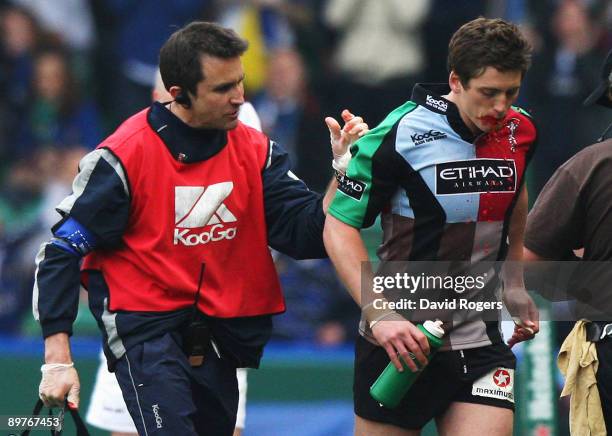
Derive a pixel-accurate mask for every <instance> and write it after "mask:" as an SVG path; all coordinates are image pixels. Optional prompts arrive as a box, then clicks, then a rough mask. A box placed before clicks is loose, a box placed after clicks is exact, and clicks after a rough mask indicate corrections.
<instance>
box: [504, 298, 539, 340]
mask: <svg viewBox="0 0 612 436" xmlns="http://www.w3.org/2000/svg"><path fill="white" fill-rule="evenodd" d="M503 301H504V304H505V305H506V308H507V309H508V312H510V315H512V319H513V320H514V324H515V326H514V333H513V334H512V337H511V338H510V339H509V340H508V346H510V348H512V347H513V346H514V345H515V344H517V343H519V342H523V341H526V340H529V339H533V338H534V337H535V335H536V334H537V333H538V332H539V331H540V319H539V317H540V315H539V312H538V308H537V307H536V305H535V303H534V302H533V299H532V298H531V297H530V296H529V294H528V293H527V291H526V290H525V288H523V287H514V288H508V289H504V294H503Z"/></svg>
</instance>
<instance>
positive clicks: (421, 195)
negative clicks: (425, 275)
mask: <svg viewBox="0 0 612 436" xmlns="http://www.w3.org/2000/svg"><path fill="white" fill-rule="evenodd" d="M400 121H401V119H400V120H398V121H397V122H396V123H395V125H394V126H393V128H392V129H390V130H389V132H388V133H387V134H386V135H385V137H384V139H383V141H382V143H381V145H380V147H378V150H376V152H375V153H374V155H373V156H372V187H371V191H370V199H371V200H370V202H369V204H368V208H367V210H366V214H365V218H364V227H367V226H369V225H371V224H372V222H374V219H375V218H376V215H377V214H378V213H379V211H380V210H381V209H384V207H383V206H387V205H382V204H380V202H381V201H382V199H384V200H385V201H387V202H388V201H389V199H390V198H391V197H392V196H393V194H394V193H395V189H396V188H397V183H398V182H399V185H400V187H401V188H402V189H404V190H405V191H406V195H407V196H408V199H409V201H410V205H411V207H412V209H413V211H414V220H415V223H414V236H413V243H412V252H411V253H408V256H406V257H407V258H408V259H409V260H420V261H425V260H436V259H437V258H438V252H439V249H440V242H441V240H442V235H443V232H444V224H445V222H446V213H445V212H444V209H443V208H442V205H441V204H440V203H439V202H438V200H437V199H436V196H435V195H434V193H433V192H431V190H430V189H429V186H427V183H425V180H424V179H423V177H422V176H421V175H420V174H419V173H418V171H415V170H414V168H412V167H411V166H410V164H409V163H408V162H407V161H406V160H405V159H404V158H403V157H402V156H401V155H400V154H399V153H398V152H397V150H396V149H395V140H396V137H397V129H398V126H399V123H400ZM389 172H392V173H393V174H389ZM379 175H381V176H379ZM391 175H393V176H394V177H390V176H391ZM373 199H380V200H379V201H372V200H373Z"/></svg>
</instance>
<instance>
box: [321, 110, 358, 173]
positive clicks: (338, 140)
mask: <svg viewBox="0 0 612 436" xmlns="http://www.w3.org/2000/svg"><path fill="white" fill-rule="evenodd" d="M341 116H342V120H343V121H344V127H342V128H341V127H340V124H339V123H338V121H336V120H335V119H334V118H332V117H327V118H325V124H327V128H328V129H329V137H330V142H331V148H332V153H333V155H334V161H333V166H334V168H335V169H336V170H338V171H340V172H341V173H344V172H346V168H347V167H348V163H349V161H350V160H351V154H350V151H349V147H350V146H351V145H352V144H354V143H355V142H356V141H357V140H358V139H359V138H361V137H362V136H363V135H365V134H366V133H367V132H368V130H369V129H368V125H367V124H366V123H365V122H364V121H363V118H361V117H356V116H355V115H353V114H352V113H350V112H349V111H348V110H347V109H344V110H343V111H342V114H341Z"/></svg>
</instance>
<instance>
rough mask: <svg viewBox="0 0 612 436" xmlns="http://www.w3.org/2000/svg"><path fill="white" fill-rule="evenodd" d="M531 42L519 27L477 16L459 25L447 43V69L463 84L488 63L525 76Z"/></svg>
mask: <svg viewBox="0 0 612 436" xmlns="http://www.w3.org/2000/svg"><path fill="white" fill-rule="evenodd" d="M531 50H532V49H531V45H530V44H529V42H527V40H526V39H525V37H524V36H523V35H522V34H521V32H520V30H519V28H518V27H517V26H516V25H515V24H513V23H510V22H508V21H505V20H502V19H499V18H496V19H490V18H483V17H480V18H476V19H475V20H472V21H470V22H468V23H466V24H464V25H463V26H461V27H460V28H459V30H457V31H456V32H455V34H454V35H453V36H452V38H451V40H450V43H449V44H448V69H449V72H450V71H454V72H455V73H456V74H457V75H458V76H459V79H460V80H461V83H462V84H463V86H467V84H468V82H469V81H470V79H473V78H474V77H478V76H480V75H481V74H482V73H484V70H485V69H486V68H487V67H494V68H495V69H497V70H499V71H502V72H506V71H520V72H521V75H522V76H524V75H525V73H526V72H527V70H528V69H529V66H530V65H531Z"/></svg>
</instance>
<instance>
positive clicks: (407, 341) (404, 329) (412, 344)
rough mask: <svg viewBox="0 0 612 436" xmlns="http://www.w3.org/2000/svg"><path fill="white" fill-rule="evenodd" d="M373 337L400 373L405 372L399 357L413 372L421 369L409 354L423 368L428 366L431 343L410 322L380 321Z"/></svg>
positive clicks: (373, 328) (375, 326) (373, 332)
mask: <svg viewBox="0 0 612 436" xmlns="http://www.w3.org/2000/svg"><path fill="white" fill-rule="evenodd" d="M372 335H373V336H374V338H375V339H376V341H377V342H378V343H379V344H380V345H381V346H382V347H383V348H384V349H385V350H386V351H387V354H388V355H389V358H390V359H391V362H393V365H395V367H396V368H397V370H398V371H400V372H401V371H403V370H404V368H403V367H402V364H401V362H400V360H399V357H401V358H402V360H404V362H406V364H407V365H408V367H409V368H410V369H411V370H412V371H413V372H416V371H418V369H419V368H417V366H416V364H415V363H414V361H413V360H412V359H411V358H410V356H409V354H408V353H412V354H413V355H414V356H415V358H416V360H417V361H418V362H419V364H420V366H421V367H424V366H425V365H427V362H428V361H427V357H426V356H428V355H429V342H428V341H427V337H426V336H425V334H424V333H423V332H422V331H421V330H419V329H418V328H417V327H416V326H415V325H414V324H412V323H411V322H410V321H406V320H401V321H391V320H387V321H384V320H383V321H379V322H377V323H376V324H375V325H374V326H373V327H372Z"/></svg>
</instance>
